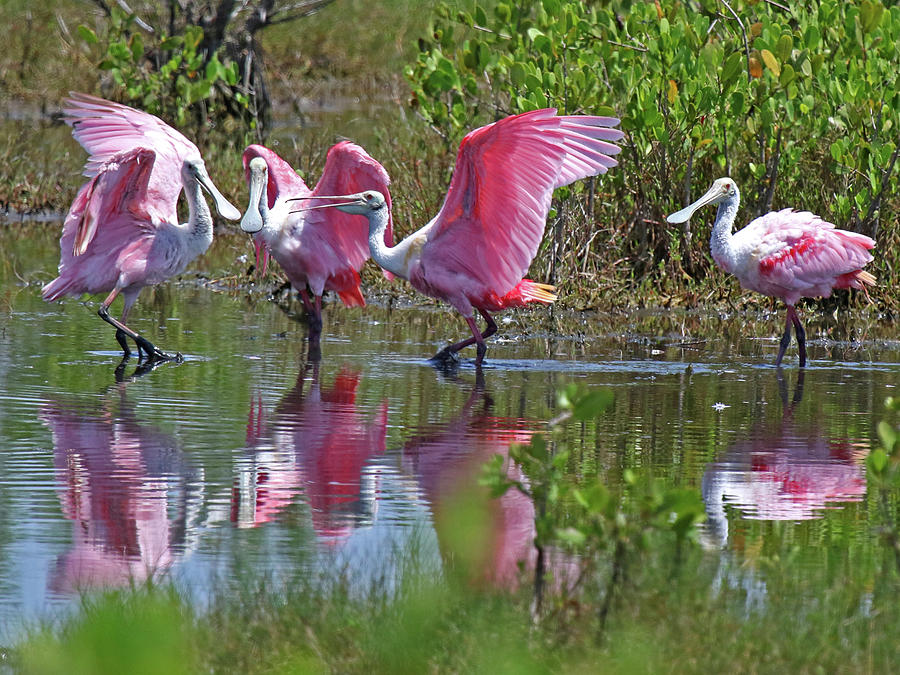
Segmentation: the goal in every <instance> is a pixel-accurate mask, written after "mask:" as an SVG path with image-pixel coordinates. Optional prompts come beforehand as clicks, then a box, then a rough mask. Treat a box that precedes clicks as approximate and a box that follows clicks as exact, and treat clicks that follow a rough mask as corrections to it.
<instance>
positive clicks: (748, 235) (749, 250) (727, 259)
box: [666, 178, 875, 367]
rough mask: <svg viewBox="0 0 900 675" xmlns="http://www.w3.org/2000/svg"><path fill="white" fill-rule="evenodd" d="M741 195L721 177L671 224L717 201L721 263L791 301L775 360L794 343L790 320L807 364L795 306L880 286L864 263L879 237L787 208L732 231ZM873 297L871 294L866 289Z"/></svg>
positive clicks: (744, 280) (716, 253) (715, 233)
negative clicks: (838, 290)
mask: <svg viewBox="0 0 900 675" xmlns="http://www.w3.org/2000/svg"><path fill="white" fill-rule="evenodd" d="M740 200H741V196H740V192H738V188H737V185H735V183H734V181H733V180H731V179H730V178H719V179H718V180H716V181H715V182H714V183H713V184H712V187H711V188H710V189H709V190H708V191H707V192H706V194H705V195H703V196H702V197H700V199H698V200H697V201H695V202H694V203H693V204H691V205H690V206H686V207H684V208H683V209H681V211H678V212H677V213H673V214H672V215H671V216H669V217H668V218H667V219H666V220H668V221H669V222H670V223H683V222H685V221H687V220H688V219H689V218H690V217H691V216H692V215H693V214H694V212H695V211H696V210H697V209H699V208H700V207H701V206H706V205H707V204H718V205H719V210H718V212H717V213H716V222H715V224H714V225H713V230H712V238H711V240H710V248H711V249H712V256H713V260H715V261H716V265H718V266H719V267H720V268H722V269H723V270H725V271H726V272H728V273H730V274H733V275H734V276H736V277H737V278H738V281H740V282H741V286H743V287H744V288H746V289H748V290H751V291H757V292H759V293H762V294H763V295H768V296H769V297H772V298H781V299H782V300H783V301H784V302H785V304H787V319H786V320H785V329H784V335H783V336H782V338H781V345H780V347H779V349H778V358H776V359H775V365H776V366H780V365H781V359H782V358H783V357H784V352H785V350H786V349H787V348H788V345H789V344H790V342H791V324H793V326H794V328H795V329H796V332H797V346H798V347H799V350H800V366H801V367H803V366H805V365H806V333H805V332H804V331H803V325H802V324H801V323H800V317H798V316H797V310H796V309H795V308H794V305H796V304H797V301H798V300H799V299H800V298H817V297H823V298H827V297H828V296H830V295H831V291H832V289H834V288H858V289H861V290H863V292H866V284H868V285H870V286H874V285H875V277H874V276H872V275H871V274H869V273H868V272H866V271H865V270H863V269H862V268H863V267H864V266H865V265H866V264H868V263H869V262H871V261H872V254H871V253H869V251H870V250H871V249H872V248H874V246H875V242H874V241H873V240H872V239H871V238H869V237H866V236H865V235H862V234H857V233H856V232H848V231H846V230H838V229H835V227H834V225H832V224H831V223H829V222H826V221H824V220H822V219H821V218H819V216H816V215H813V214H812V213H809V212H808V211H794V210H793V209H782V210H781V211H772V212H770V213H767V214H766V215H764V216H760V217H759V218H756V219H755V220H753V221H751V222H750V224H749V225H747V226H746V227H745V228H743V229H742V230H740V231H738V232H734V233H733V232H732V231H731V229H732V227H733V226H734V221H735V218H736V217H737V210H738V205H739V204H740ZM866 295H867V296H868V293H866Z"/></svg>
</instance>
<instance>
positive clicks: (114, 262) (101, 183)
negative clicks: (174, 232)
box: [43, 148, 155, 300]
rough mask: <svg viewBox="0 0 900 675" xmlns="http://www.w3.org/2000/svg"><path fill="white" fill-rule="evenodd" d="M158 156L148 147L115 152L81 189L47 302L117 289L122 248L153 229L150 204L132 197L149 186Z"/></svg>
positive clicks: (68, 219) (68, 220)
mask: <svg viewBox="0 0 900 675" xmlns="http://www.w3.org/2000/svg"><path fill="white" fill-rule="evenodd" d="M154 160H155V156H154V153H153V151H152V150H148V149H147V148H135V149H133V150H130V151H128V152H123V153H120V154H118V155H114V156H113V157H111V158H110V159H109V160H107V162H106V163H104V164H103V166H101V167H100V168H99V169H98V171H97V174H96V175H95V176H94V177H93V178H91V179H90V180H89V181H88V182H87V183H85V184H84V185H83V186H82V187H81V189H80V190H79V191H78V195H77V196H76V197H75V201H73V202H72V206H71V207H70V208H69V213H68V214H67V215H66V220H65V223H64V224H63V231H62V236H61V237H60V240H59V246H60V259H59V276H58V277H57V278H56V279H54V280H53V281H51V282H50V283H49V284H47V285H46V286H44V289H43V296H44V299H45V300H55V299H57V298H59V297H61V296H62V295H65V294H67V293H71V292H75V293H83V292H91V293H93V292H99V291H101V290H109V289H110V288H112V286H113V285H114V284H115V282H116V279H117V277H118V275H119V269H118V267H119V266H118V257H119V255H120V253H121V251H122V249H123V248H125V247H126V246H130V245H132V244H134V243H135V242H137V241H138V240H140V238H141V237H142V235H146V234H149V233H151V232H152V231H153V221H154V218H153V217H152V214H150V213H148V212H147V211H146V210H145V205H146V203H145V202H144V201H143V200H135V199H134V198H133V195H134V194H135V193H139V192H142V191H144V190H146V185H147V181H148V180H149V176H150V175H151V173H152V171H153V164H154Z"/></svg>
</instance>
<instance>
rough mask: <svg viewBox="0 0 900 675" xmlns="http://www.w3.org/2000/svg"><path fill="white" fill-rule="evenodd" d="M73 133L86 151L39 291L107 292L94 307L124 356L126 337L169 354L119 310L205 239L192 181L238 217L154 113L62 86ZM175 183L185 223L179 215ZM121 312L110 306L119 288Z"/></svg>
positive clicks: (154, 353) (190, 149) (196, 251)
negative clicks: (52, 270) (53, 262)
mask: <svg viewBox="0 0 900 675" xmlns="http://www.w3.org/2000/svg"><path fill="white" fill-rule="evenodd" d="M63 112H64V115H65V121H66V123H67V124H69V125H70V126H71V127H72V134H73V135H74V136H75V140H77V141H78V142H79V143H81V146H82V147H83V148H84V149H85V150H86V151H87V152H88V153H89V154H90V157H89V158H88V161H87V164H86V165H85V169H84V175H85V176H87V177H88V178H89V179H90V180H88V182H87V183H85V184H84V185H83V186H82V187H81V189H80V190H79V191H78V194H77V195H76V197H75V201H74V202H73V203H72V206H71V207H70V208H69V213H68V215H67V216H66V220H65V223H64V224H63V231H62V237H61V238H60V261H59V276H58V277H57V278H56V279H54V280H53V281H51V282H50V283H48V284H47V285H46V286H44V288H43V296H44V300H48V301H51V300H57V299H58V298H61V297H62V296H64V295H72V296H76V297H77V296H80V295H82V294H84V293H109V295H107V296H106V299H105V300H104V301H103V302H102V303H101V305H100V309H99V311H98V312H97V313H98V314H99V315H100V317H101V318H102V319H103V320H104V321H106V322H107V323H109V324H111V325H112V326H114V327H115V328H116V340H117V341H118V343H119V344H120V345H121V346H122V351H123V352H124V358H126V359H127V358H128V357H129V356H130V355H131V350H130V349H129V348H128V342H127V340H126V337H130V338H131V339H132V340H134V341H135V343H137V348H138V358H141V352H142V351H143V353H144V354H146V356H147V358H148V359H149V360H151V361H154V360H167V359H178V358H180V355H174V356H173V355H170V354H167V353H165V352H163V351H161V350H160V349H157V348H156V347H155V346H154V345H153V343H151V342H150V341H149V340H147V338H145V337H143V336H142V335H140V334H139V333H137V331H135V330H133V329H131V328H129V327H128V326H127V325H126V321H127V319H128V311H129V310H130V309H131V306H132V305H133V304H134V301H135V300H137V296H138V294H139V293H140V292H141V289H142V288H143V287H144V286H152V285H153V284H158V283H160V282H162V281H165V280H166V279H168V278H169V277H171V276H173V275H175V274H179V273H180V272H181V271H183V270H184V268H185V267H187V265H188V264H189V263H190V262H191V261H192V260H193V259H194V258H196V257H197V256H198V255H200V254H201V253H203V252H204V251H206V249H207V248H209V245H210V244H211V243H212V240H213V219H212V214H211V213H210V211H209V206H208V205H207V203H206V200H205V199H204V198H203V195H202V194H201V190H200V188H203V189H205V190H207V191H208V192H209V194H210V195H211V196H212V198H213V200H214V201H215V203H216V208H217V209H218V211H219V213H220V214H221V215H222V216H223V217H225V218H228V219H229V220H237V219H238V218H240V217H241V212H240V211H238V210H237V208H235V207H234V206H233V205H232V204H230V203H229V202H228V200H226V199H225V197H223V196H222V193H220V192H219V190H218V189H217V188H216V186H215V185H214V184H213V182H212V180H211V179H210V177H209V174H208V173H207V172H206V166H205V165H204V164H203V159H202V158H201V157H200V151H199V150H198V149H197V146H195V145H194V144H193V143H191V142H190V141H189V140H188V139H187V138H185V137H184V136H183V135H182V134H180V133H179V132H177V131H175V129H173V128H172V127H170V126H169V125H168V124H166V123H165V122H163V121H162V120H161V119H159V118H158V117H156V116H154V115H150V114H148V113H145V112H142V111H140V110H135V109H134V108H129V107H128V106H126V105H121V104H119V103H113V102H111V101H106V100H104V99H102V98H97V97H95V96H88V95H87V94H77V93H73V94H71V96H70V98H68V99H66V101H65V107H64V109H63ZM182 190H184V194H185V196H186V197H187V202H188V213H189V217H188V222H187V223H185V224H179V222H178V211H177V205H178V195H179V194H180V193H181V191H182ZM120 293H121V294H122V296H123V297H124V298H125V308H124V309H123V310H122V318H121V320H118V321H117V320H116V319H114V318H112V317H111V316H110V315H109V306H110V305H111V304H112V303H113V300H115V299H116V297H117V296H118V295H119V294H120Z"/></svg>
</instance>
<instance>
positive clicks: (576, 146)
mask: <svg viewBox="0 0 900 675" xmlns="http://www.w3.org/2000/svg"><path fill="white" fill-rule="evenodd" d="M618 123H619V120H617V119H615V118H612V117H594V116H586V115H565V116H557V115H556V111H555V110H554V109H550V108H548V109H545V110H535V111H532V112H527V113H522V114H520V115H514V116H512V117H507V118H505V119H502V120H500V121H498V122H494V123H493V124H489V125H487V126H484V127H481V128H480V129H476V130H475V131H472V132H470V133H469V134H468V135H467V136H466V137H465V138H464V139H463V141H462V144H461V145H460V148H459V154H458V156H457V158H456V167H455V169H454V172H453V180H452V181H451V183H450V189H449V191H448V192H447V198H446V200H445V201H444V205H443V206H442V207H441V210H440V212H439V213H438V215H437V217H436V218H435V219H434V221H432V223H431V224H430V226H429V228H428V234H427V237H428V243H427V244H426V245H425V248H424V249H423V252H422V258H423V266H424V268H425V269H427V268H428V257H430V256H434V257H435V258H436V259H439V260H440V265H441V267H442V268H443V269H444V270H448V271H449V270H452V271H453V272H455V273H457V274H458V275H460V276H463V277H467V278H470V279H472V280H473V281H475V280H477V281H479V282H480V283H481V284H483V285H484V287H486V288H489V289H490V290H492V291H494V292H496V293H499V294H501V295H502V294H503V293H506V292H507V291H509V290H510V289H512V288H513V287H514V286H515V285H516V284H517V283H518V282H519V280H521V279H522V277H523V276H524V274H525V272H526V271H527V270H528V266H529V265H530V264H531V261H532V260H533V259H534V256H535V253H536V252H537V248H538V245H539V244H540V241H541V238H542V236H543V233H544V225H545V222H546V219H547V213H548V211H549V210H550V200H551V198H552V196H553V190H554V189H555V188H557V187H560V186H563V185H567V184H568V183H571V182H572V181H575V180H578V179H580V178H585V177H587V176H593V175H596V174H598V173H605V172H606V171H607V170H608V169H610V168H611V167H613V166H615V165H616V160H614V159H613V158H612V155H615V154H618V153H619V152H620V148H619V147H618V146H616V145H614V144H613V143H614V142H615V141H618V140H620V139H621V138H622V137H623V135H624V134H623V133H622V132H621V131H619V130H618V129H614V128H613V127H615V126H616V125H617V124H618Z"/></svg>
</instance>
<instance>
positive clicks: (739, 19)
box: [721, 0, 753, 82]
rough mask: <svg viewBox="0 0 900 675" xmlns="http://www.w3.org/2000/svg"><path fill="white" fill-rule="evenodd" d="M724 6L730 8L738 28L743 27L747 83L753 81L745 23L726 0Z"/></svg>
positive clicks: (723, 1)
mask: <svg viewBox="0 0 900 675" xmlns="http://www.w3.org/2000/svg"><path fill="white" fill-rule="evenodd" d="M721 2H722V4H723V5H725V7H727V8H728V11H729V12H731V15H732V16H733V17H734V19H735V21H737V22H738V26H740V27H741V36H742V37H743V38H744V57H745V58H746V60H747V82H752V81H753V76H752V75H750V43H749V42H747V29H746V28H744V22H743V21H741V17H739V16H738V14H737V12H735V11H734V10H733V9H732V8H731V5H729V4H728V3H727V2H726V1H725V0H721Z"/></svg>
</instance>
